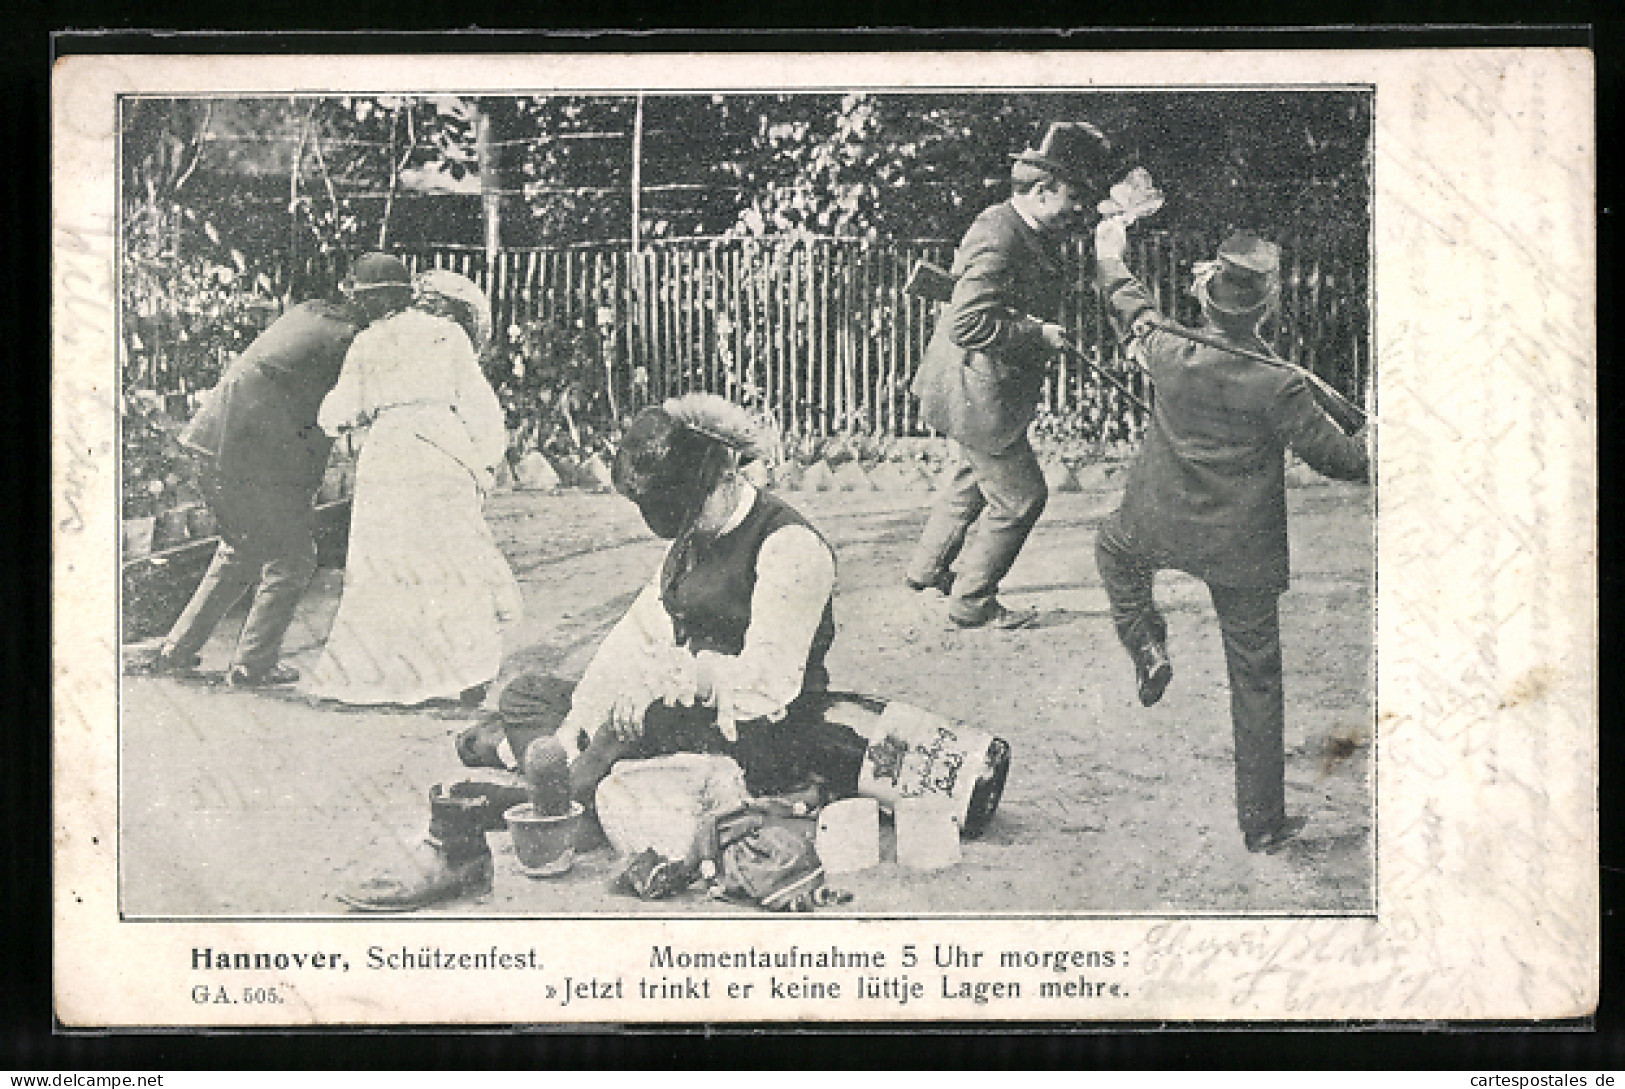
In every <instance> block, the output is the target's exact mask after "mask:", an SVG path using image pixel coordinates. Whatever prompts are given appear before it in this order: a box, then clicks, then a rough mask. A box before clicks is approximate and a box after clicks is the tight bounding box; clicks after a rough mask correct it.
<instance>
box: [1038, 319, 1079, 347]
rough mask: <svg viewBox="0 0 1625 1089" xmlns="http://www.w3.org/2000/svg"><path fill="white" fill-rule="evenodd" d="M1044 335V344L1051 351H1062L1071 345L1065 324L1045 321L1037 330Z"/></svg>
mask: <svg viewBox="0 0 1625 1089" xmlns="http://www.w3.org/2000/svg"><path fill="white" fill-rule="evenodd" d="M1039 332H1041V333H1042V334H1043V337H1044V345H1045V346H1046V347H1047V348H1049V350H1050V351H1052V352H1064V351H1066V350H1067V349H1069V348H1071V347H1072V341H1071V339H1070V338H1069V337H1068V336H1067V332H1066V326H1064V325H1056V324H1055V323H1054V322H1052V321H1046V322H1045V323H1044V324H1043V326H1042V328H1041V329H1040V330H1039Z"/></svg>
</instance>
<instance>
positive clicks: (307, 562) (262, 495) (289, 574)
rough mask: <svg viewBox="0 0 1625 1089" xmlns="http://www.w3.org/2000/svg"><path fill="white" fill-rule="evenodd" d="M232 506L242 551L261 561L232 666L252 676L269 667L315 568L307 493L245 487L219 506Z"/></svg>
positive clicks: (273, 662) (279, 651) (262, 673)
mask: <svg viewBox="0 0 1625 1089" xmlns="http://www.w3.org/2000/svg"><path fill="white" fill-rule="evenodd" d="M222 506H224V507H231V508H236V509H234V510H233V511H232V515H233V519H234V521H235V522H236V523H237V524H238V525H240V526H242V527H243V538H244V541H245V545H246V549H245V550H246V551H251V552H252V553H253V554H255V555H256V556H258V557H259V558H260V559H261V566H260V570H259V576H260V586H259V589H258V590H257V591H256V592H255V594H254V603H253V605H252V606H250V607H249V610H248V619H247V620H245V621H244V622H243V630H242V634H241V635H240V636H238V638H237V653H236V654H235V655H234V657H233V659H232V665H233V666H234V667H236V668H239V669H241V670H242V671H243V672H245V673H247V674H248V675H249V676H251V677H258V676H262V675H264V674H265V672H266V671H267V670H269V669H271V668H273V667H274V666H275V665H276V664H277V659H278V658H279V657H280V656H281V654H282V637H283V636H284V635H286V634H287V632H288V625H289V624H291V623H292V622H293V614H294V611H295V610H296V609H297V608H298V607H299V598H300V597H301V596H302V595H303V594H304V592H305V587H306V585H308V584H309V582H310V576H311V575H312V574H314V573H315V571H316V542H315V540H314V538H313V536H312V521H313V518H312V514H311V509H310V495H309V494H308V493H306V492H305V491H304V490H303V489H301V488H298V487H292V488H290V487H282V486H266V485H261V486H258V487H253V486H248V487H243V488H241V489H240V490H239V492H238V494H237V495H236V496H234V497H233V498H232V499H229V500H227V501H226V502H225V503H223V504H222Z"/></svg>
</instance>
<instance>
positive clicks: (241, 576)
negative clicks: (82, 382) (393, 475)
mask: <svg viewBox="0 0 1625 1089" xmlns="http://www.w3.org/2000/svg"><path fill="white" fill-rule="evenodd" d="M350 296H351V298H350V300H349V301H328V300H323V299H312V300H310V301H307V302H302V303H300V304H298V305H297V306H294V307H291V308H290V309H289V310H288V311H287V313H285V314H283V315H282V316H281V317H279V318H278V319H277V320H276V321H274V322H272V323H271V325H270V327H269V328H267V329H266V330H265V332H263V333H261V334H260V335H259V336H258V337H256V338H255V340H254V343H252V344H250V345H249V346H248V350H247V351H245V352H244V353H243V354H242V356H240V357H239V358H238V359H237V360H236V362H234V363H232V365H231V367H230V368H229V369H228V370H227V371H226V373H225V375H224V376H223V377H222V378H221V379H220V383H219V384H218V385H217V386H215V388H214V389H213V390H212V391H211V392H210V393H209V395H208V398H207V400H206V401H205V402H204V403H203V406H202V407H201V408H200V409H199V410H198V413H197V415H196V416H194V417H193V418H192V422H191V423H190V424H189V425H188V426H187V428H186V431H185V432H184V433H183V434H182V436H181V444H182V445H183V446H185V447H187V448H188V449H189V450H190V451H191V452H192V454H193V456H194V464H195V466H196V470H197V475H198V480H199V484H200V487H201V490H202V492H203V495H204V499H205V500H206V501H207V502H208V504H209V508H210V509H211V510H212V511H213V512H214V515H215V520H216V522H217V523H218V525H219V532H220V545H219V547H218V548H217V549H216V551H215V555H214V561H213V562H212V563H211V564H210V565H209V570H208V572H207V573H206V574H204V576H203V581H202V582H200V583H199V584H198V588H197V590H196V591H195V592H194V593H193V594H192V599H191V601H190V602H189V603H188V604H187V606H186V609H185V611H183V612H182V613H181V616H180V619H179V620H177V621H176V622H175V626H174V628H172V629H171V630H170V633H169V635H168V636H167V637H166V638H165V640H164V643H163V646H162V648H161V649H160V650H159V651H158V655H157V658H156V659H155V661H154V662H153V664H152V668H153V671H154V672H157V673H169V674H185V673H190V672H192V671H193V670H195V669H196V668H197V667H198V665H199V657H198V652H199V651H200V650H202V649H203V644H204V643H206V642H208V639H209V636H210V634H211V633H212V632H213V631H214V629H215V627H216V625H218V624H219V623H220V621H221V620H222V619H223V618H224V617H225V615H226V613H227V611H229V610H230V609H231V607H232V606H233V605H234V604H236V603H237V601H238V600H239V599H240V598H242V596H243V595H244V594H245V593H247V592H249V589H250V588H251V587H254V586H255V584H256V583H257V584H258V588H257V589H255V590H254V596H253V603H252V604H251V605H250V606H249V610H248V618H247V619H246V620H245V621H244V622H243V630H242V633H241V635H239V637H238V639H237V649H236V652H235V653H234V654H233V656H232V662H231V667H230V670H229V672H228V674H227V679H228V681H229V683H231V684H232V685H236V686H242V687H250V688H252V687H259V686H262V685H271V684H291V683H292V682H294V681H296V680H298V679H299V674H298V672H297V671H296V670H295V669H294V668H293V667H292V666H289V665H285V664H283V663H282V662H281V660H280V658H281V654H282V638H283V636H284V635H286V634H287V631H288V625H289V624H290V623H292V622H293V615H294V610H295V609H296V608H297V607H298V605H299V598H300V596H301V595H302V594H303V593H304V591H305V586H306V584H307V583H309V582H310V577H311V575H312V574H314V573H315V571H316V545H315V540H314V535H313V527H314V518H313V515H312V511H311V499H312V497H313V496H314V495H315V493H316V489H317V487H319V486H320V485H321V482H322V474H323V472H324V471H325V470H326V468H327V455H328V451H329V450H330V449H331V448H332V445H333V443H332V440H331V439H329V438H328V437H327V435H326V434H325V433H323V431H322V429H321V428H320V427H319V426H317V423H316V413H317V411H318V410H319V409H320V408H321V404H322V398H324V397H326V396H327V394H328V392H329V391H330V390H331V389H332V388H333V385H334V384H335V383H336V382H337V381H338V377H339V371H340V370H341V368H342V367H343V365H344V356H345V353H346V352H347V351H349V348H350V342H351V341H352V340H354V339H355V336H356V333H357V332H359V331H360V330H361V328H362V327H363V326H365V325H367V324H368V323H369V322H371V321H374V320H376V319H377V318H378V317H380V316H382V315H383V314H385V313H387V312H388V306H389V305H393V304H396V303H399V304H400V305H404V304H405V303H406V302H407V301H410V299H411V296H412V282H411V275H410V273H408V271H407V268H406V266H405V265H404V264H402V263H401V261H400V260H399V259H398V258H395V257H390V256H388V255H387V254H382V253H369V254H367V255H365V256H363V257H361V258H359V259H358V260H357V261H356V263H355V268H354V269H353V270H352V282H351V284H350Z"/></svg>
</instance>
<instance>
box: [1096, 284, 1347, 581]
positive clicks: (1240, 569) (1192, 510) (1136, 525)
mask: <svg viewBox="0 0 1625 1089" xmlns="http://www.w3.org/2000/svg"><path fill="white" fill-rule="evenodd" d="M1099 275H1100V282H1101V285H1102V287H1104V288H1105V289H1106V292H1107V298H1108V299H1109V300H1110V303H1111V306H1112V308H1113V309H1114V310H1115V311H1116V313H1117V314H1118V316H1119V318H1120V319H1121V321H1122V323H1123V327H1124V328H1132V327H1133V326H1134V323H1135V321H1136V319H1137V318H1139V317H1140V316H1142V315H1146V314H1149V313H1153V312H1154V311H1155V309H1156V305H1155V303H1154V302H1153V301H1152V299H1151V297H1150V295H1148V294H1147V292H1146V290H1145V288H1144V287H1142V286H1141V285H1140V284H1139V283H1138V282H1137V281H1135V280H1134V279H1133V278H1132V276H1131V275H1130V274H1129V271H1128V269H1127V268H1126V267H1125V266H1124V265H1123V264H1122V263H1121V262H1119V261H1102V262H1100V266H1099ZM1142 330H1143V331H1142V340H1143V343H1144V348H1145V350H1144V359H1145V363H1146V367H1147V369H1148V370H1149V371H1150V372H1151V379H1152V382H1153V383H1154V385H1155V390H1156V401H1155V404H1154V406H1153V409H1152V413H1151V423H1150V426H1149V427H1148V428H1147V430H1146V436H1145V445H1144V447H1143V449H1142V450H1141V451H1140V456H1139V459H1138V460H1137V461H1136V462H1135V464H1134V467H1133V469H1132V470H1131V471H1130V474H1129V481H1128V486H1127V488H1126V489H1125V491H1124V493H1123V505H1122V507H1121V508H1120V509H1119V511H1118V518H1119V521H1120V525H1121V527H1122V528H1123V529H1124V530H1125V531H1127V533H1128V534H1129V536H1130V537H1131V539H1132V540H1133V541H1134V542H1135V543H1136V545H1138V546H1139V547H1140V548H1142V549H1145V550H1147V551H1148V552H1149V553H1150V554H1152V555H1154V556H1156V557H1157V558H1158V559H1159V560H1160V561H1161V562H1162V563H1163V565H1165V566H1168V567H1173V568H1176V569H1178V570H1181V571H1185V572H1188V573H1190V574H1192V575H1195V576H1196V577H1197V578H1199V579H1202V580H1204V581H1206V582H1210V583H1216V584H1218V585H1220V586H1233V587H1238V588H1252V589H1261V590H1274V591H1275V592H1277V593H1280V592H1283V591H1285V590H1286V588H1287V583H1288V579H1289V574H1290V569H1289V563H1288V551H1287V528H1286V480H1285V460H1286V459H1285V457H1284V453H1285V451H1286V450H1287V449H1291V450H1292V451H1293V452H1294V453H1296V454H1297V455H1298V456H1299V457H1300V458H1302V459H1303V460H1304V461H1305V462H1307V463H1308V464H1309V466H1310V467H1311V468H1313V469H1314V470H1316V471H1317V472H1319V473H1322V474H1324V475H1325V476H1329V477H1333V478H1335V479H1338V480H1361V481H1363V480H1366V479H1368V477H1369V474H1370V462H1369V460H1368V455H1367V452H1366V448H1365V444H1364V442H1363V441H1361V440H1358V439H1353V438H1350V437H1349V436H1348V435H1345V434H1344V433H1343V432H1342V430H1340V429H1339V428H1338V426H1337V425H1336V424H1335V423H1333V422H1332V419H1331V417H1329V416H1327V415H1326V413H1325V411H1324V410H1323V409H1322V408H1321V407H1320V405H1319V404H1317V403H1316V402H1315V399H1314V395H1313V394H1311V393H1310V392H1309V384H1308V382H1307V381H1305V379H1304V378H1303V376H1302V375H1300V374H1296V373H1294V372H1293V371H1291V370H1289V369H1287V368H1285V367H1274V366H1271V365H1269V364H1268V363H1261V362H1256V361H1254V360H1251V359H1247V358H1244V357H1242V356H1238V355H1235V354H1233V353H1230V352H1226V351H1224V350H1222V349H1219V348H1210V347H1207V346H1206V345H1201V344H1195V343H1192V342H1191V341H1188V340H1185V339H1184V338H1182V337H1177V336H1175V335H1173V334H1172V333H1166V332H1162V331H1159V330H1156V329H1145V328H1144V327H1142ZM1203 332H1205V333H1207V334H1209V335H1212V336H1218V337H1221V338H1224V339H1225V340H1226V341H1227V342H1228V343H1232V344H1234V345H1235V346H1236V347H1238V348H1246V349H1249V350H1252V351H1255V352H1268V351H1269V348H1268V347H1267V346H1266V345H1265V344H1264V343H1263V342H1262V341H1260V340H1259V339H1258V338H1257V337H1256V336H1252V335H1249V336H1238V335H1235V334H1233V333H1229V332H1226V331H1225V330H1222V329H1220V328H1218V327H1216V326H1212V325H1210V326H1208V327H1207V328H1205V329H1204V330H1203Z"/></svg>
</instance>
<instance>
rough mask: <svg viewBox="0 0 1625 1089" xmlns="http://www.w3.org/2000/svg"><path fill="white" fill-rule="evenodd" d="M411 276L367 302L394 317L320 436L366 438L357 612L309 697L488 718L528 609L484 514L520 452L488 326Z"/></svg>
mask: <svg viewBox="0 0 1625 1089" xmlns="http://www.w3.org/2000/svg"><path fill="white" fill-rule="evenodd" d="M400 272H401V278H400V281H399V282H396V283H393V284H390V285H386V286H385V287H384V288H378V289H374V290H373V291H370V292H368V293H367V294H366V295H364V296H363V295H360V294H359V293H358V302H360V303H361V304H362V305H363V306H365V307H367V308H369V309H371V310H376V311H379V312H381V313H384V314H386V315H387V316H385V317H383V318H381V319H379V320H376V321H374V323H373V324H372V325H371V326H369V327H368V328H367V329H366V330H365V331H364V332H363V333H362V334H361V335H359V336H357V337H356V339H355V342H354V343H353V344H352V345H351V347H350V351H349V354H348V355H347V356H346V357H345V360H344V369H343V373H342V374H341V375H340V376H339V380H338V384H337V385H336V386H335V387H334V388H333V391H332V392H331V393H330V394H328V396H327V399H326V400H325V401H323V402H322V408H321V413H320V416H319V422H320V424H321V426H322V429H323V430H325V431H326V432H328V433H329V434H331V435H339V434H342V433H344V432H346V431H349V430H351V429H355V428H360V427H367V428H368V433H367V437H366V442H365V445H364V446H363V447H362V452H361V457H360V463H359V465H358V466H357V470H356V484H355V500H354V510H353V512H352V515H351V521H350V550H349V557H348V559H347V561H346V564H345V573H344V596H343V598H342V600H341V601H340V603H339V611H338V616H337V617H336V618H335V619H334V622H333V630H332V632H331V634H330V635H329V636H328V640H327V646H326V648H325V649H324V651H323V653H322V657H321V661H320V662H319V663H318V664H317V666H316V669H315V671H314V672H313V673H312V675H311V678H310V682H309V685H308V687H307V691H308V692H309V694H311V695H313V696H316V697H318V698H322V699H332V700H338V701H341V702H344V703H351V704H383V703H389V704H402V705H414V704H421V703H424V702H427V701H430V700H441V699H461V700H463V701H464V702H471V703H472V702H478V701H479V700H480V699H481V698H483V695H484V686H485V685H487V684H489V683H490V681H492V680H493V679H494V678H495V677H496V675H497V669H498V667H499V666H500V664H501V661H502V628H501V622H502V621H504V620H512V619H516V618H517V616H518V613H519V609H520V597H519V588H518V585H517V583H516V582H515V581H514V577H513V572H512V571H511V570H510V569H509V567H508V564H507V561H506V560H505V559H503V557H502V553H501V552H500V551H498V549H497V546H496V541H495V540H494V538H493V537H492V535H491V529H490V527H489V526H488V525H487V524H486V521H485V514H484V504H485V496H486V493H487V492H488V491H489V490H490V486H491V481H492V478H493V474H494V470H495V466H496V464H497V461H498V459H500V458H501V457H502V456H503V452H504V450H505V449H506V447H507V430H506V427H505V421H504V419H503V414H502V406H501V405H500V404H499V403H498V401H497V398H496V394H495V393H493V392H492V390H491V387H490V385H489V383H487V382H486V380H485V376H484V374H482V373H481V371H480V367H479V363H478V359H477V355H476V352H477V350H478V344H477V343H476V341H478V342H480V343H483V339H484V337H485V336H487V335H488V334H489V328H490V325H489V322H490V319H489V316H488V315H489V310H488V309H487V308H486V304H485V298H484V295H483V294H482V293H481V292H480V289H479V288H478V287H477V286H476V285H474V284H473V283H472V282H470V281H469V280H467V279H466V278H464V277H461V276H458V275H456V274H455V273H450V272H445V271H441V270H436V271H434V272H429V273H425V274H423V275H421V276H419V277H418V279H417V281H416V283H415V284H413V283H412V282H410V281H407V280H406V277H405V272H406V270H405V266H401V269H400ZM414 288H415V295H416V300H415V303H414V305H412V306H411V307H410V308H406V304H407V303H408V302H411V301H413V298H414ZM448 314H449V315H451V317H448V316H445V315H448ZM453 318H457V319H461V322H462V323H461V324H459V321H458V320H453Z"/></svg>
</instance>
